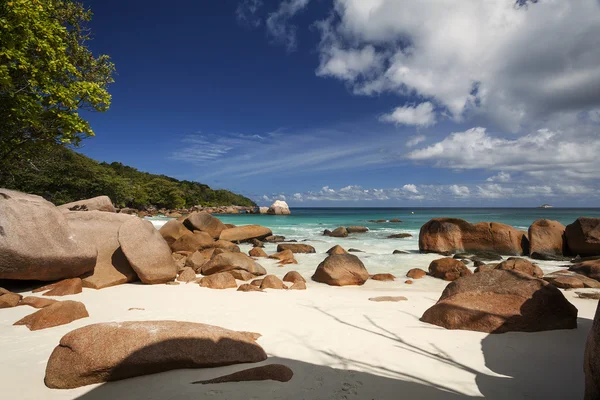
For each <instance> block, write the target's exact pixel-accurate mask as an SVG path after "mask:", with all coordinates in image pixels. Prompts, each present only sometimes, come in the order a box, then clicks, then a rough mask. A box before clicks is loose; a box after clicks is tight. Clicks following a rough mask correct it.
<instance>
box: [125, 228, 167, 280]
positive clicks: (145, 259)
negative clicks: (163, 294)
mask: <svg viewBox="0 0 600 400" xmlns="http://www.w3.org/2000/svg"><path fill="white" fill-rule="evenodd" d="M119 243H120V244H121V249H122V250H123V254H125V257H127V260H128V261H129V264H131V267H132V268H133V270H134V271H135V273H136V274H137V275H138V276H139V278H140V280H141V281H142V282H143V283H149V284H154V283H165V282H169V281H172V280H174V279H175V277H176V276H177V266H176V265H175V262H174V261H173V257H171V250H170V249H169V245H168V244H167V242H165V239H163V237H162V236H161V235H160V233H158V231H157V230H156V229H155V228H154V226H153V225H152V223H151V222H150V221H146V220H142V219H139V218H133V219H131V220H129V221H127V222H124V223H123V225H121V227H120V228H119Z"/></svg>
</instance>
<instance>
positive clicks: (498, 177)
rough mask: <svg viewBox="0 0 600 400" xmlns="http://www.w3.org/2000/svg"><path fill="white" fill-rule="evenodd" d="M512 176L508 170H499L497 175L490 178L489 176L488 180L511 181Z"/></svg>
mask: <svg viewBox="0 0 600 400" xmlns="http://www.w3.org/2000/svg"><path fill="white" fill-rule="evenodd" d="M510 179H511V176H510V174H509V173H506V172H502V171H500V172H498V173H497V174H496V175H494V176H490V177H489V178H487V181H488V182H504V183H506V182H510Z"/></svg>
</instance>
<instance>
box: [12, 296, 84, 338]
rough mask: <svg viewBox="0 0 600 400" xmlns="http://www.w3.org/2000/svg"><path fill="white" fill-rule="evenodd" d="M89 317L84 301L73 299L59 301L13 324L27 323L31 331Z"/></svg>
mask: <svg viewBox="0 0 600 400" xmlns="http://www.w3.org/2000/svg"><path fill="white" fill-rule="evenodd" d="M86 317H89V314H88V312H87V310H86V309H85V306H84V305H83V303H80V302H78V301H72V300H64V301H57V302H56V303H54V304H50V305H49V306H47V307H44V308H42V309H41V310H38V311H36V312H34V313H33V314H29V315H28V316H26V317H25V318H22V319H20V320H19V321H17V322H15V323H14V324H13V325H25V326H27V327H28V328H29V330H30V331H37V330H40V329H46V328H52V327H54V326H59V325H66V324H68V323H71V322H73V321H75V320H78V319H81V318H86Z"/></svg>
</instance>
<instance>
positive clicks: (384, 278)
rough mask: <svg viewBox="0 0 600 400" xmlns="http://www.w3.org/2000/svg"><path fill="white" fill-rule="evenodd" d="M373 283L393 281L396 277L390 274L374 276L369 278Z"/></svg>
mask: <svg viewBox="0 0 600 400" xmlns="http://www.w3.org/2000/svg"><path fill="white" fill-rule="evenodd" d="M371 279H373V280H374V281H395V280H396V277H395V276H394V275H392V274H375V275H373V276H371Z"/></svg>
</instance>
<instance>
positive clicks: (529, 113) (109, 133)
mask: <svg viewBox="0 0 600 400" xmlns="http://www.w3.org/2000/svg"><path fill="white" fill-rule="evenodd" d="M84 3H85V4H86V5H87V6H89V7H91V8H92V10H93V12H94V18H93V20H92V23H91V24H90V27H91V28H92V31H93V34H94V40H93V41H92V42H90V46H91V48H92V50H93V51H94V52H97V53H106V54H109V55H110V56H111V57H112V59H113V61H114V62H115V64H116V67H117V72H118V74H117V76H116V77H115V83H114V84H113V85H112V86H111V88H110V91H111V93H112V95H113V103H112V106H111V109H110V110H109V111H108V112H106V113H104V114H92V115H90V116H89V118H90V120H91V122H92V126H93V128H94V130H95V132H96V135H97V136H96V137H95V138H92V139H89V140H86V141H85V142H84V146H83V147H82V148H81V150H80V151H81V152H83V153H84V154H86V155H88V156H90V157H92V158H94V159H97V160H101V161H109V162H111V161H120V162H122V163H124V164H127V165H131V166H134V167H136V168H138V169H140V170H143V171H148V172H153V173H161V174H165V175H170V176H173V177H176V178H180V179H189V180H196V181H199V182H203V183H206V184H209V185H210V186H211V187H214V188H226V189H230V190H233V191H236V192H239V193H243V194H245V195H247V196H249V197H251V198H253V199H254V200H256V201H257V202H258V203H260V204H266V205H268V204H270V202H272V201H273V200H275V199H278V198H282V199H285V200H286V201H287V202H288V203H289V204H290V205H291V206H373V207H377V206H536V205H539V204H541V203H551V204H554V205H556V206H597V205H598V194H599V188H600V186H599V185H598V174H597V172H596V171H598V169H599V168H600V160H599V158H598V156H597V155H598V151H600V140H599V139H598V128H599V127H600V39H599V38H600V5H599V4H598V2H597V1H596V0H581V1H580V2H573V3H576V4H571V3H572V2H564V1H559V0H546V1H544V2H538V3H532V2H515V1H514V0H498V1H497V2H479V1H471V0H467V1H464V2H460V3H457V2H455V1H451V0H440V1H422V2H418V4H416V2H413V1H409V0H377V1H375V0H285V1H275V0H273V1H268V0H214V1H209V0H206V1H192V0H187V1H186V0H178V1H176V2H173V4H172V5H169V6H166V5H165V3H164V2H162V1H161V2H159V1H154V0H147V1H143V2H142V1H133V0H132V1H121V0H87V1H85V2H84ZM482 3H483V4H482ZM521 3H524V4H521Z"/></svg>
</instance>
